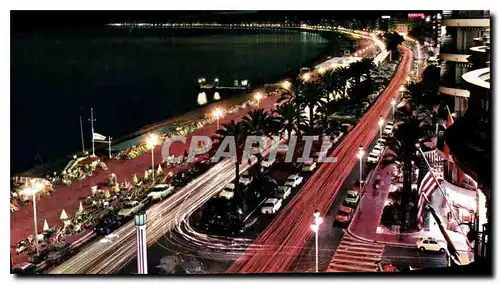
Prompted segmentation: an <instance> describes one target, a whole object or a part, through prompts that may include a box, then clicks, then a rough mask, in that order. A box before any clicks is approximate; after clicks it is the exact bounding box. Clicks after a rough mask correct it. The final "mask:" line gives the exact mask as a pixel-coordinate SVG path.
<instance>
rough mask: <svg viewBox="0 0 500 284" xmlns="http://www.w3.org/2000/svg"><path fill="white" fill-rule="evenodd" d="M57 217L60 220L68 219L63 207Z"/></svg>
mask: <svg viewBox="0 0 500 284" xmlns="http://www.w3.org/2000/svg"><path fill="white" fill-rule="evenodd" d="M59 219H61V221H64V220H68V214H66V211H65V210H64V209H63V210H62V212H61V216H60V217H59Z"/></svg>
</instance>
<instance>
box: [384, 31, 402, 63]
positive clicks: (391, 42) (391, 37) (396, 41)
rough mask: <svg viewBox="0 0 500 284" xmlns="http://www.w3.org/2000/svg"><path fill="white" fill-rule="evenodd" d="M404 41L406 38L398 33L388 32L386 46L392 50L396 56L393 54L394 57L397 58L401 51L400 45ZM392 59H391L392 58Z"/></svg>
mask: <svg viewBox="0 0 500 284" xmlns="http://www.w3.org/2000/svg"><path fill="white" fill-rule="evenodd" d="M403 41H404V38H403V37H402V36H401V35H399V34H398V33H386V34H385V46H386V48H387V50H389V51H391V53H392V54H393V55H394V56H391V57H392V59H395V58H397V57H398V56H397V55H398V54H399V51H398V46H399V45H400V44H402V43H403ZM392 59H391V60H392Z"/></svg>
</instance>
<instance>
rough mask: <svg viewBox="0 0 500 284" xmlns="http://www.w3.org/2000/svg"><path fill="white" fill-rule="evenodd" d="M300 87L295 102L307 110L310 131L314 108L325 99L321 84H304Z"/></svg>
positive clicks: (312, 124)
mask: <svg viewBox="0 0 500 284" xmlns="http://www.w3.org/2000/svg"><path fill="white" fill-rule="evenodd" d="M302 86H303V87H302V88H301V90H300V92H299V93H298V95H297V97H296V100H297V103H298V104H299V105H300V106H306V107H308V108H309V128H310V129H311V130H312V129H313V126H314V108H315V107H316V106H317V105H318V104H319V102H320V101H321V99H322V98H324V97H325V89H324V86H323V84H322V82H318V81H315V82H311V83H306V84H304V85H302Z"/></svg>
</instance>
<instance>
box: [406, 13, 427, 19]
mask: <svg viewBox="0 0 500 284" xmlns="http://www.w3.org/2000/svg"><path fill="white" fill-rule="evenodd" d="M408 18H409V19H416V18H421V19H425V14H424V13H408Z"/></svg>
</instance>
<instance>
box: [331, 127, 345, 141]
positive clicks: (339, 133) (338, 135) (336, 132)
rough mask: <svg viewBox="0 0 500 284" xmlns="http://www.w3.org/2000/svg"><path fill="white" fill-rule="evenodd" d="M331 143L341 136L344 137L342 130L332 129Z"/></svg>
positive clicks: (338, 139)
mask: <svg viewBox="0 0 500 284" xmlns="http://www.w3.org/2000/svg"><path fill="white" fill-rule="evenodd" d="M332 136H333V143H338V142H339V141H340V139H342V137H344V132H342V131H338V130H337V131H333V134H332Z"/></svg>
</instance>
